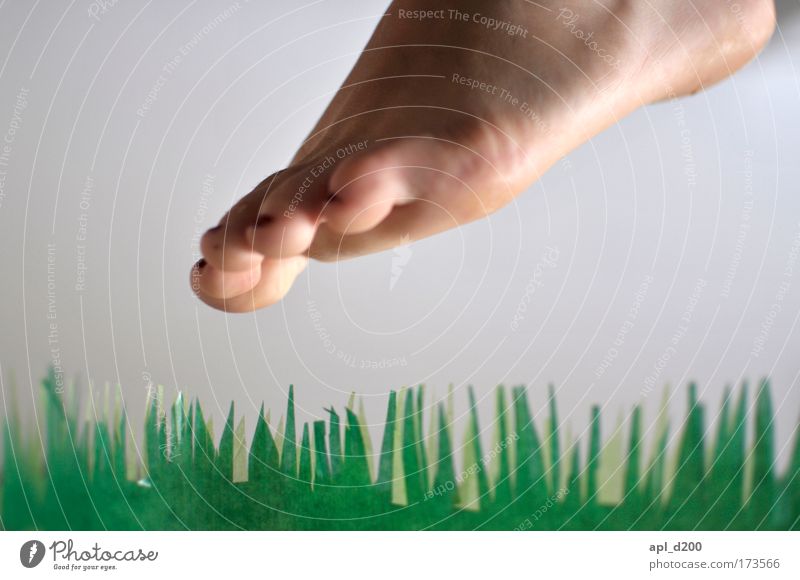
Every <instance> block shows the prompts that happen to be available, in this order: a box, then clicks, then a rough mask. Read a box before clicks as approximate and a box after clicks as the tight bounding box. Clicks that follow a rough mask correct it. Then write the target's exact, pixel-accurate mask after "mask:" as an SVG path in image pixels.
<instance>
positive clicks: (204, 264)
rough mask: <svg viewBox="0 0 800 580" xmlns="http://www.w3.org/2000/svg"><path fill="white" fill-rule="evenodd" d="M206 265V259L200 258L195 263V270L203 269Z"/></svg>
mask: <svg viewBox="0 0 800 580" xmlns="http://www.w3.org/2000/svg"><path fill="white" fill-rule="evenodd" d="M206 264H208V262H206V259H205V258H200V261H199V262H197V269H198V270H199V269H201V268H205V267H206Z"/></svg>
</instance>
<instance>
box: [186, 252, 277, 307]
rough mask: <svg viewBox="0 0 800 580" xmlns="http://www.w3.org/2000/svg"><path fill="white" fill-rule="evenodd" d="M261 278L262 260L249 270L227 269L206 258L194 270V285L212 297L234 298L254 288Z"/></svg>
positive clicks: (198, 290)
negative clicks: (210, 262) (207, 260)
mask: <svg viewBox="0 0 800 580" xmlns="http://www.w3.org/2000/svg"><path fill="white" fill-rule="evenodd" d="M260 279H261V262H259V263H258V264H256V265H254V267H252V268H251V269H249V270H238V271H225V270H220V269H218V268H215V267H214V266H212V265H211V264H209V263H208V262H206V261H205V260H201V261H200V262H198V263H197V264H196V265H195V267H194V268H193V270H192V287H193V288H194V289H195V291H196V292H198V293H202V294H203V295H205V296H209V297H212V298H233V297H234V296H239V295H240V294H244V293H245V292H248V291H249V290H252V289H253V288H254V287H255V286H256V284H258V282H259V280H260Z"/></svg>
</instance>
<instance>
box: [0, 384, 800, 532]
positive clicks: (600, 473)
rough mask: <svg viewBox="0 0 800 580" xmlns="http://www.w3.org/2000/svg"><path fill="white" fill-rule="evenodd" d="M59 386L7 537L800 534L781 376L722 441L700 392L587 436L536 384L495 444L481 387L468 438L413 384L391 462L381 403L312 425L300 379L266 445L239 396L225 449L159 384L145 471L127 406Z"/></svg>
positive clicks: (49, 388)
mask: <svg viewBox="0 0 800 580" xmlns="http://www.w3.org/2000/svg"><path fill="white" fill-rule="evenodd" d="M42 384H43V394H44V397H43V399H42V402H41V404H40V406H39V408H38V409H37V410H38V412H39V413H42V414H43V415H44V423H45V425H46V430H45V431H44V432H43V433H41V434H39V433H38V432H36V430H35V429H34V428H32V427H24V426H23V424H22V422H21V421H20V420H19V418H18V416H17V413H16V412H15V411H14V410H13V409H12V410H11V412H9V413H8V416H7V421H6V423H5V426H4V429H3V435H4V444H3V445H4V446H3V471H2V481H1V482H0V492H1V493H2V498H1V500H0V501H2V505H1V506H0V518H1V519H0V527H2V528H3V529H6V530H28V529H38V530H65V529H71V530H97V529H108V530H184V529H190V530H238V529H245V530H252V529H265V530H423V529H425V530H472V529H492V530H512V529H514V530H529V529H530V530H560V529H565V530H661V529H666V530H689V529H701V530H728V529H730V530H788V529H795V530H796V529H800V436H799V435H798V434H799V433H800V431H798V430H797V429H795V435H794V441H793V448H792V452H791V457H790V459H789V465H788V467H787V469H786V470H785V472H784V473H782V474H781V473H778V472H777V471H776V469H775V461H774V459H775V441H774V439H775V435H774V423H773V410H772V404H771V400H770V389H769V386H768V384H767V383H766V382H763V383H762V384H761V385H760V386H759V388H758V390H757V393H756V396H755V400H754V401H752V402H750V401H749V400H748V396H747V389H746V387H743V388H742V389H741V390H740V391H739V393H738V396H737V397H735V398H734V395H733V394H732V393H731V392H730V391H728V392H726V395H725V397H724V400H723V402H722V407H721V410H720V412H719V416H718V421H717V427H716V430H715V432H714V433H710V432H709V431H708V430H707V428H706V415H705V407H704V406H703V404H702V403H701V402H699V401H698V400H697V396H696V393H697V389H696V387H695V386H694V385H690V386H689V389H688V391H689V409H688V414H687V417H686V419H685V420H684V421H683V422H682V423H681V425H680V426H679V430H678V431H677V432H675V433H672V432H670V430H669V428H668V424H667V422H666V420H665V417H666V416H665V414H664V412H663V410H662V415H661V421H659V422H657V425H656V426H655V427H654V428H653V429H655V431H654V434H655V435H654V436H653V433H650V431H652V430H653V429H649V428H647V427H646V426H645V425H644V424H643V421H642V412H641V409H640V408H639V407H636V408H635V409H634V410H633V413H632V415H631V417H630V421H629V422H628V428H627V433H622V432H621V431H620V430H616V432H615V433H613V434H612V436H611V437H608V438H606V439H603V434H602V433H601V420H600V418H601V417H600V416H601V414H600V409H599V408H597V407H595V408H593V409H592V413H591V420H590V423H589V426H588V428H587V430H586V438H588V441H585V442H583V443H581V442H580V441H572V440H570V437H569V435H568V434H566V435H565V433H564V426H563V425H561V423H560V422H559V418H558V411H557V406H556V400H555V396H554V394H553V392H552V389H551V391H550V394H549V401H548V410H547V412H548V415H549V416H548V417H547V421H546V422H543V421H539V423H546V424H544V425H542V424H539V425H537V421H534V418H533V416H532V415H531V412H530V408H529V405H528V402H527V394H526V390H525V389H524V388H522V387H517V388H514V389H511V390H510V391H508V390H506V389H504V388H498V390H497V394H496V405H497V409H496V421H495V425H494V427H495V436H494V440H493V442H492V444H491V447H490V448H484V445H483V443H482V439H481V437H479V436H478V434H480V433H481V426H480V422H479V417H478V413H477V409H476V403H475V397H474V393H473V392H472V391H471V390H470V393H469V397H470V405H471V409H470V413H469V416H468V421H467V426H466V438H465V440H464V441H463V444H460V445H459V444H457V443H455V442H454V437H453V429H452V427H451V425H450V418H451V416H452V410H450V411H449V412H448V410H446V409H445V407H444V405H443V404H441V403H440V404H438V405H436V406H433V407H431V408H430V409H424V407H423V391H422V388H421V387H420V388H418V389H404V390H401V391H400V392H392V393H391V394H390V396H389V403H388V408H387V412H386V419H385V427H384V430H383V437H382V440H381V441H380V446H379V447H378V449H379V452H378V453H377V460H376V464H375V465H372V464H371V462H372V456H373V455H372V451H371V450H372V449H373V446H372V444H371V442H370V441H369V438H368V434H367V431H366V429H365V428H364V424H365V421H364V414H363V410H362V412H360V413H356V412H355V411H354V410H353V409H352V408H347V409H344V413H343V414H341V415H340V414H339V413H337V411H335V410H334V409H328V410H327V413H328V419H327V420H326V421H322V420H318V421H314V422H313V423H311V424H309V423H304V424H303V425H302V426H301V425H297V424H296V423H295V413H294V389H293V388H290V390H289V398H288V407H287V411H286V415H285V421H284V420H281V425H283V426H282V427H279V429H278V430H277V431H273V429H272V428H271V427H270V425H269V419H268V416H265V414H264V409H263V406H262V409H261V412H260V413H259V416H258V420H257V423H256V426H255V431H254V434H253V440H252V441H251V442H250V444H249V445H247V444H246V442H245V441H244V431H245V430H244V422H243V421H242V420H240V421H239V422H238V423H237V421H236V415H235V413H234V408H233V405H231V407H230V412H229V414H228V417H227V420H226V422H225V425H224V427H223V429H222V434H221V436H220V438H219V440H218V441H217V440H216V439H215V437H214V434H213V429H212V426H211V424H210V421H207V420H206V418H205V417H204V415H203V410H202V408H201V406H200V404H199V403H198V402H196V401H195V402H194V403H192V404H190V403H188V402H187V401H186V400H185V398H184V397H183V396H182V395H179V396H178V397H177V399H176V400H175V401H174V403H173V404H172V405H171V406H170V407H169V408H165V407H164V406H163V405H162V401H163V397H162V396H160V393H159V396H158V397H156V399H155V400H153V401H150V402H149V403H148V408H147V414H146V420H145V430H144V455H145V460H144V463H143V464H139V463H138V462H137V461H134V459H135V458H136V457H137V454H136V453H135V452H134V451H133V450H132V449H131V442H132V438H131V435H130V434H129V433H128V431H127V428H126V425H127V421H126V418H125V414H124V409H122V408H121V405H119V404H117V405H116V406H115V407H114V409H111V410H109V409H106V411H105V412H103V413H92V414H91V415H92V416H98V417H100V418H99V419H97V420H95V419H89V420H85V421H79V418H78V417H79V413H78V411H77V401H76V398H75V397H66V399H68V400H65V398H64V397H62V396H60V395H59V394H58V393H57V392H56V388H55V384H56V383H55V377H54V375H53V374H52V372H51V373H50V375H49V376H48V377H47V378H46V379H45V380H44V381H43V382H42ZM350 406H351V407H352V406H353V404H352V403H351V405H350ZM423 412H424V413H426V414H427V420H428V421H429V425H430V427H429V428H428V429H427V430H425V429H424V428H423V418H424V417H423ZM751 425H752V431H753V432H752V434H748V430H750V429H751ZM645 439H648V440H653V441H654V444H653V445H651V446H648V447H652V448H648V447H646V446H645V443H644V440H645ZM457 455H459V456H460V458H461V461H460V462H458V464H459V465H458V466H457V465H456V463H457V462H456V456H457ZM615 494H616V495H617V496H618V497H617V498H616V499H615V500H609V499H608V497H610V496H614V495H615Z"/></svg>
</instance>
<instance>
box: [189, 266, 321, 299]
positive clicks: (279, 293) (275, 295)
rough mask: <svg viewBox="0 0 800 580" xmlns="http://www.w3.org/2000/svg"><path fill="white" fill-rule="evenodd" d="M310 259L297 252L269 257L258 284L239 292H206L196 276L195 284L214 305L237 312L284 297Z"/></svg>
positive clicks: (200, 296)
mask: <svg viewBox="0 0 800 580" xmlns="http://www.w3.org/2000/svg"><path fill="white" fill-rule="evenodd" d="M307 262H308V259H307V258H306V257H305V256H294V257H292V258H286V259H282V260H280V259H279V260H275V259H270V258H266V259H264V260H263V262H262V264H261V273H260V276H259V279H258V282H257V283H256V284H255V286H254V287H252V288H251V289H250V290H248V291H246V292H244V293H242V294H239V295H237V296H230V297H217V296H211V295H209V294H206V293H205V292H204V290H203V288H204V286H203V285H202V283H198V284H195V283H194V280H193V288H195V291H196V293H197V295H198V297H199V298H200V299H201V300H202V301H203V302H205V303H206V304H208V305H209V306H212V307H213V308H216V309H218V310H224V311H225V312H234V313H237V312H238V313H241V312H251V311H253V310H257V309H259V308H264V307H266V306H271V305H272V304H275V303H276V302H278V301H279V300H281V299H282V298H283V297H284V296H285V295H286V293H287V292H288V291H289V288H291V286H292V284H293V283H294V281H295V279H296V278H297V276H298V275H299V274H300V272H302V271H303V269H304V268H305V266H306V264H307ZM201 276H202V274H201Z"/></svg>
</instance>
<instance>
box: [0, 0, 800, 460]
mask: <svg viewBox="0 0 800 580" xmlns="http://www.w3.org/2000/svg"><path fill="white" fill-rule="evenodd" d="M732 4H735V3H732ZM101 5H105V9H104V10H101V9H100V6H101ZM385 7H386V3H385V2H353V1H352V0H348V1H336V0H319V1H316V2H308V3H296V2H289V1H274V2H245V1H244V0H240V1H239V2H232V3H230V4H228V3H225V2H212V1H208V0H202V1H201V0H196V1H186V0H175V1H170V2H153V1H150V2H144V1H137V2H133V1H129V0H119V1H118V2H116V3H114V2H104V3H92V2H88V1H87V0H73V1H71V2H69V3H66V2H64V3H54V2H46V1H41V0H37V1H35V2H27V1H22V0H3V1H0V139H6V141H4V143H0V147H2V146H3V144H7V145H8V147H7V148H6V149H0V152H3V151H5V157H4V158H3V159H2V160H0V172H2V173H0V187H2V189H0V264H2V269H0V272H1V273H0V289H1V290H0V292H1V293H2V294H1V295H0V296H1V297H2V301H0V329H1V330H2V332H0V364H1V365H2V373H0V374H2V377H3V382H2V391H0V392H2V395H3V399H2V402H0V404H3V406H4V407H5V405H6V403H7V401H8V400H9V397H10V392H11V385H12V383H15V384H16V390H17V394H18V396H19V399H20V404H21V405H22V406H23V407H25V408H26V409H27V410H28V412H30V410H31V400H32V399H33V397H34V396H35V395H36V394H37V393H38V389H39V387H38V384H39V380H40V379H41V378H42V376H43V375H44V373H45V371H46V369H47V366H48V365H49V364H55V365H56V366H57V367H58V368H59V369H61V371H62V372H63V380H64V381H65V382H71V381H75V380H77V382H78V383H77V384H78V388H79V390H80V391H81V392H82V393H83V396H84V400H85V397H86V392H87V383H88V382H89V381H91V382H92V383H93V384H94V386H95V389H98V388H102V386H103V385H104V384H105V383H106V382H108V383H109V384H111V385H112V386H114V385H121V391H122V394H123V396H124V399H125V403H126V405H127V408H128V411H129V414H130V416H131V420H132V423H133V425H134V426H137V427H138V426H139V425H140V422H141V419H142V416H143V409H144V403H145V399H146V395H147V391H148V388H149V386H150V385H151V384H162V385H164V388H165V392H166V394H167V396H168V397H172V396H174V394H175V393H176V392H177V390H179V389H180V390H184V391H185V392H186V393H187V395H189V396H196V397H199V398H200V400H201V401H202V403H203V404H204V406H205V407H206V409H207V410H208V412H209V413H210V414H212V415H213V416H214V418H215V421H216V422H219V421H220V420H221V419H222V417H223V415H224V413H225V412H226V411H227V405H228V404H229V402H230V401H231V400H234V401H235V402H236V404H237V409H238V411H239V412H241V413H243V414H244V415H245V417H246V418H247V420H248V422H249V425H250V426H252V424H253V422H252V419H253V417H254V416H255V414H256V412H257V408H258V406H259V405H260V403H261V402H262V401H264V402H265V403H266V406H267V407H268V408H270V409H272V415H273V417H277V416H278V415H280V414H281V413H283V408H284V405H285V398H286V392H287V388H288V385H289V384H290V383H293V384H294V385H296V389H297V403H298V405H299V407H300V413H301V417H300V419H301V420H305V419H310V418H312V417H317V416H322V415H324V412H323V407H326V406H329V405H331V404H333V405H336V406H338V407H340V408H341V407H342V406H343V405H345V404H346V402H347V399H348V396H349V394H350V392H352V391H355V392H357V393H358V394H359V395H361V396H362V399H363V402H364V405H365V408H366V412H367V415H368V417H369V418H370V419H371V420H372V421H375V422H379V421H381V420H382V419H383V413H384V410H385V404H386V400H387V393H388V391H389V390H390V389H397V388H400V387H403V386H408V385H417V384H421V383H424V384H425V385H427V389H428V390H427V403H429V404H430V403H433V402H435V401H437V400H439V399H441V398H443V397H445V396H446V394H447V391H448V388H449V386H451V385H452V388H453V394H454V398H453V400H454V401H455V409H456V415H457V416H459V415H460V414H461V413H463V412H464V411H465V410H466V398H467V397H466V386H467V385H474V387H475V389H476V393H477V394H478V397H479V399H480V400H481V411H482V415H483V417H484V424H485V426H486V427H491V423H490V420H491V409H492V406H493V395H492V393H493V389H494V387H495V386H496V385H498V384H505V385H509V386H511V385H517V384H527V385H529V386H530V392H531V397H532V400H533V404H534V406H535V408H536V410H537V412H538V411H540V410H541V409H542V408H543V406H544V403H545V401H546V399H545V396H546V391H547V385H548V384H552V385H553V386H554V388H555V390H556V393H557V397H558V402H559V405H560V410H561V412H562V415H563V417H564V419H565V421H566V422H567V424H568V425H569V426H570V428H571V429H572V432H573V434H575V435H580V434H581V433H582V432H583V429H584V428H585V426H586V424H587V419H588V417H589V409H590V406H591V405H592V404H601V405H603V407H604V409H605V415H604V417H605V419H604V424H603V429H604V431H605V432H606V433H610V432H611V430H613V428H614V426H615V423H616V422H617V421H618V420H620V419H624V417H625V416H627V415H628V413H629V412H630V410H631V408H632V406H633V405H634V404H636V403H638V402H644V406H645V417H646V418H647V420H648V421H650V420H651V419H652V418H653V417H654V415H655V413H656V411H657V410H658V408H659V404H660V401H661V400H662V398H663V397H664V394H665V392H666V396H667V397H668V403H669V409H670V414H671V415H672V416H673V417H674V419H673V422H672V425H673V427H678V426H679V425H680V417H681V414H682V412H683V411H684V410H685V400H686V390H685V388H684V386H685V384H686V383H687V382H688V381H690V380H695V381H697V383H698V387H699V392H700V394H701V396H702V397H703V398H704V400H706V401H707V402H708V404H709V412H708V418H709V419H711V420H714V419H715V413H716V410H717V409H718V406H719V403H720V400H721V397H722V393H723V390H724V388H725V387H726V386H728V385H739V384H741V383H742V382H744V381H749V382H750V383H751V384H754V383H757V381H759V380H760V379H761V378H762V377H765V376H769V377H771V379H772V383H773V387H774V392H773V395H774V404H775V407H776V408H777V410H778V420H779V423H778V448H779V450H781V451H783V452H785V451H786V448H785V446H786V444H787V442H788V441H789V437H790V434H791V432H792V425H793V424H794V425H796V424H797V419H798V415H799V414H800V390H799V389H798V388H797V387H798V372H799V371H800V357H799V356H798V353H800V332H798V329H797V323H798V316H800V277H799V276H798V275H797V273H798V272H800V259H799V258H800V256H799V254H800V188H799V186H798V183H800V158H798V153H799V152H800V75H799V74H798V61H799V60H800V5H798V3H797V2H796V1H795V2H783V3H781V4H780V5H779V12H780V15H779V29H778V31H777V32H776V34H775V36H774V38H773V39H772V42H771V44H770V45H769V47H768V48H767V50H766V51H765V52H764V53H763V54H762V55H761V56H760V57H759V58H758V59H757V60H756V61H754V62H753V63H751V64H750V65H749V66H748V67H747V68H746V69H744V70H742V71H741V72H739V73H738V74H736V75H735V76H734V77H733V78H732V79H730V80H728V81H726V82H724V83H722V84H720V85H718V86H716V87H714V88H713V89H711V90H709V91H707V92H704V93H700V94H698V95H696V96H694V97H692V98H686V99H681V100H679V101H676V102H667V103H662V104H658V105H654V106H650V107H647V108H645V109H642V110H640V111H638V112H637V113H635V114H633V115H631V116H630V117H629V118H627V119H625V120H623V121H622V122H621V123H619V124H618V125H616V126H614V127H612V128H610V129H609V130H607V131H605V132H604V133H602V134H601V135H599V136H597V137H595V138H594V139H592V140H591V141H590V142H588V143H586V144H585V145H583V146H582V147H580V148H579V149H577V150H576V151H574V152H573V153H571V154H570V155H569V156H567V157H566V158H564V159H563V160H562V161H561V162H559V163H558V164H556V165H555V166H554V167H553V168H552V169H551V170H550V171H549V172H548V173H547V174H546V175H545V176H544V178H543V179H542V180H541V181H540V182H538V183H536V184H534V185H532V186H531V187H530V189H529V190H528V191H526V192H525V193H524V194H522V195H521V196H520V197H519V198H518V199H517V201H516V202H515V203H513V204H511V205H510V206H508V207H506V208H505V209H503V210H502V211H500V212H498V213H496V214H495V215H493V216H492V217H491V218H490V219H487V220H484V221H481V222H478V223H475V224H472V225H470V226H468V227H463V228H460V229H458V230H453V231H450V232H447V233H445V234H442V235H439V236H436V237H434V238H431V239H428V240H425V241H422V242H419V243H416V244H413V245H411V246H409V247H407V248H401V249H398V250H395V251H390V252H384V253H381V254H377V255H373V256H369V257H365V258H360V259H357V260H353V261H349V262H343V263H338V264H316V263H314V264H312V265H311V266H310V268H309V269H308V271H307V272H306V273H304V274H303V275H302V276H301V278H300V279H299V281H298V283H297V284H296V287H295V288H294V290H293V291H292V292H291V293H290V294H289V296H288V297H287V299H286V300H285V301H284V302H282V303H281V304H279V305H277V306H274V307H272V308H269V309H267V310H263V311H260V312H257V313H255V314H251V315H237V316H226V315H225V314H223V313H220V312H217V311H213V310H211V309H209V308H207V307H205V306H204V305H203V304H201V303H200V302H199V301H197V300H196V299H195V298H194V297H193V295H192V294H191V292H190V288H189V284H188V271H189V267H190V265H191V264H192V262H193V261H194V260H195V259H196V258H197V242H198V239H199V236H200V234H201V233H202V232H203V231H204V230H205V228H207V227H209V226H211V225H214V224H215V223H216V221H217V220H218V219H219V218H220V216H221V215H222V213H223V212H224V211H225V210H227V208H229V206H230V205H231V204H232V203H233V202H234V201H235V200H236V199H237V198H238V197H240V196H241V195H242V194H244V193H246V192H247V191H249V188H251V187H252V186H253V185H254V184H256V183H257V182H258V181H260V180H261V179H262V178H263V177H265V176H266V175H268V174H269V173H271V172H273V171H275V170H277V169H279V168H281V167H282V166H284V165H285V164H286V163H287V162H288V160H289V159H290V158H291V157H292V154H293V152H294V150H295V149H296V148H297V146H298V144H299V143H300V142H301V141H302V139H303V138H304V136H305V135H306V133H307V132H308V131H309V130H310V128H311V127H312V126H313V124H314V123H315V121H316V119H317V118H318V116H319V114H320V113H321V111H322V110H323V109H324V107H325V105H326V103H327V101H328V100H329V99H330V97H331V95H332V93H333V92H334V91H335V90H336V88H337V86H338V85H339V83H340V82H341V81H342V80H343V78H344V76H345V75H346V73H347V71H348V70H349V69H350V67H351V66H352V64H353V62H354V60H355V59H356V56H357V54H358V52H359V50H360V48H361V47H362V46H363V45H364V43H365V42H366V40H367V38H368V37H369V34H370V32H371V30H372V29H373V27H374V25H375V24H376V22H377V21H378V19H379V18H380V17H381V15H382V13H383V12H384V10H385ZM732 9H735V8H732ZM178 56H179V57H180V58H179V59H178V60H176V57H178ZM667 386H669V387H668V390H666V391H665V388H667ZM373 429H374V430H375V431H376V434H377V432H378V430H377V428H376V427H373ZM487 431H488V430H487Z"/></svg>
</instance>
